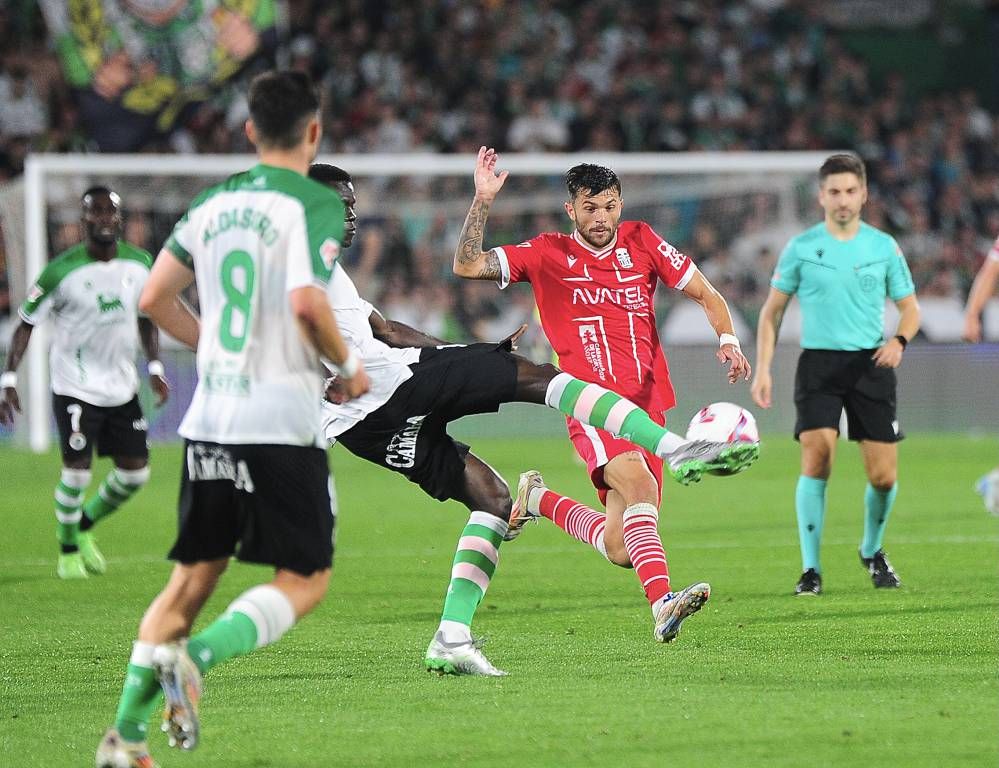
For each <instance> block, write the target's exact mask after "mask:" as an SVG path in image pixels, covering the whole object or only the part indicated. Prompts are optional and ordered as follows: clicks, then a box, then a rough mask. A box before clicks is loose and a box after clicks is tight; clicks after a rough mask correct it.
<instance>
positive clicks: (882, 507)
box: [860, 483, 898, 557]
mask: <svg viewBox="0 0 999 768" xmlns="http://www.w3.org/2000/svg"><path fill="white" fill-rule="evenodd" d="M897 495H898V483H895V485H893V486H892V487H891V488H889V489H888V490H887V491H879V490H878V489H877V488H875V487H874V486H873V485H871V484H870V483H868V484H867V489H866V490H865V491H864V538H863V540H862V541H861V542H860V554H861V556H862V557H874V553H875V552H877V551H878V550H879V549H881V542H882V541H884V537H885V527H886V526H887V525H888V515H890V514H891V508H892V507H893V506H894V504H895V497H896V496H897Z"/></svg>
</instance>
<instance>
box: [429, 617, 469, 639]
mask: <svg viewBox="0 0 999 768" xmlns="http://www.w3.org/2000/svg"><path fill="white" fill-rule="evenodd" d="M437 631H438V632H440V633H441V634H442V635H443V636H444V642H446V643H467V642H469V641H470V640H471V639H472V629H471V627H468V626H466V625H464V624H462V623H461V622H460V621H451V620H449V619H441V623H440V626H439V627H437Z"/></svg>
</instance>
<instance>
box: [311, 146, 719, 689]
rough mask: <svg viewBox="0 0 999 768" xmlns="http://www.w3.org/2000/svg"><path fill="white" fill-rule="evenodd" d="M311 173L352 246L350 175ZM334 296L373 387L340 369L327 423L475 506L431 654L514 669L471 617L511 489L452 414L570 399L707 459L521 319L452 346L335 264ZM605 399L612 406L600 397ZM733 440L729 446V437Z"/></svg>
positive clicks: (435, 491)
mask: <svg viewBox="0 0 999 768" xmlns="http://www.w3.org/2000/svg"><path fill="white" fill-rule="evenodd" d="M309 176H310V177H311V178H313V179H315V180H317V181H320V182H322V183H323V184H326V185H328V186H329V187H330V188H331V189H333V190H335V191H336V193H337V194H338V195H340V198H341V199H342V200H343V203H344V208H345V212H344V213H345V228H344V239H343V243H342V245H343V247H344V248H347V247H349V246H350V244H351V243H352V242H353V239H354V236H355V234H356V231H357V226H356V220H357V215H356V213H355V206H356V204H357V198H356V195H355V194H354V186H353V183H352V181H351V177H350V174H349V173H347V172H346V171H344V170H343V169H342V168H337V167H335V166H331V165H324V164H316V165H313V166H312V167H311V168H310V169H309ZM328 294H329V297H330V305H331V306H332V307H333V310H334V313H335V314H336V320H337V325H338V327H339V328H340V329H341V331H342V333H343V335H344V339H345V340H346V341H347V344H348V345H349V346H350V348H351V350H352V351H353V353H354V354H355V355H356V356H357V357H358V358H359V359H361V360H362V361H363V362H364V367H365V370H366V371H368V373H369V375H370V377H371V389H370V390H369V391H368V392H367V393H366V394H364V395H362V396H361V397H359V398H356V399H354V400H351V401H349V402H347V401H346V399H345V398H344V397H343V396H342V393H341V392H340V391H339V386H338V380H337V379H335V378H334V379H332V380H331V384H330V386H329V388H328V390H327V398H328V400H329V402H328V403H326V404H325V405H324V424H323V432H324V434H325V435H326V438H327V439H328V440H329V441H330V443H334V442H339V443H340V444H342V445H343V446H344V447H345V448H346V449H347V450H348V451H350V452H351V453H353V454H354V455H355V456H360V457H361V458H363V459H365V460H367V461H370V462H371V463H373V464H377V465H378V466H381V467H384V468H386V469H388V470H391V471H393V472H398V473H399V474H402V475H403V476H405V477H406V478H407V479H409V480H410V482H412V483H415V484H417V485H419V486H420V488H421V489H422V490H423V491H424V492H425V493H426V494H427V495H428V496H431V497H432V498H435V499H437V500H439V501H445V500H448V499H454V500H456V501H458V502H460V503H462V504H464V505H465V507H466V508H467V509H468V511H469V517H468V522H467V523H466V525H465V527H464V529H463V530H462V532H461V536H460V538H459V540H458V546H457V549H456V552H455V556H454V560H453V563H452V567H451V579H450V582H449V584H448V589H447V594H446V596H445V598H444V609H443V612H442V614H441V621H440V624H439V625H438V627H437V631H436V633H435V634H434V637H433V639H432V640H431V642H430V645H429V647H428V648H427V653H426V656H425V658H424V664H425V666H426V667H427V669H430V670H434V671H438V672H441V673H452V674H468V675H488V676H497V675H503V674H506V673H505V672H503V671H501V670H499V669H497V668H496V667H494V666H493V665H492V663H491V662H490V661H489V660H488V659H487V658H486V657H485V655H484V654H483V653H482V651H481V649H480V648H479V647H478V644H477V643H476V641H475V640H474V639H473V637H472V628H471V625H472V621H473V619H474V616H475V613H476V611H477V609H478V606H479V605H480V603H481V602H482V599H483V597H484V596H485V593H486V590H487V589H488V588H489V585H490V583H491V581H492V579H493V577H494V576H495V573H496V569H497V567H498V564H499V548H500V545H501V544H502V542H503V540H504V538H506V537H507V536H508V533H509V524H508V521H509V519H510V512H511V508H512V499H511V498H510V491H509V489H508V487H507V485H506V483H505V482H504V481H503V479H502V478H501V477H500V476H499V474H498V473H497V472H496V471H495V470H494V469H493V468H492V467H490V466H489V465H488V464H487V463H486V462H485V461H484V460H483V459H481V458H480V457H479V456H477V455H475V454H474V453H472V452H471V450H470V448H469V446H467V445H464V444H463V443H459V442H457V441H456V440H454V439H453V438H452V437H451V436H450V435H449V434H448V433H447V427H448V424H449V423H450V422H452V421H455V420H457V419H460V418H462V417H463V416H467V415H470V414H474V413H483V412H486V411H496V410H498V409H499V408H500V406H501V405H502V404H503V403H509V402H515V401H520V402H528V403H537V404H548V405H550V406H552V407H556V408H562V409H563V411H564V412H565V413H567V414H569V415H572V414H577V415H578V416H579V417H580V418H581V419H583V420H584V421H586V420H589V419H593V420H595V421H596V422H597V423H598V424H600V425H602V426H604V427H607V428H610V429H613V430H614V431H616V432H626V433H628V434H629V435H632V436H633V437H634V439H636V440H641V441H643V442H644V443H645V444H647V445H648V446H649V447H650V450H653V451H654V450H657V449H658V447H659V445H660V444H662V443H664V441H665V443H667V444H669V446H668V447H667V448H665V449H664V450H672V453H671V454H670V455H671V456H674V455H675V456H679V457H680V458H681V459H682V458H683V456H687V458H686V460H681V461H679V462H678V473H679V474H680V475H681V476H682V477H684V478H688V479H689V478H692V477H693V476H695V475H697V474H698V473H699V472H700V471H701V465H700V464H699V463H698V462H699V461H700V459H697V458H690V456H691V455H694V456H696V455H697V452H696V451H692V452H687V453H685V451H686V449H687V448H688V447H689V446H687V445H686V444H683V443H681V447H680V449H675V448H673V447H672V444H673V443H674V442H676V436H675V435H670V434H669V433H667V432H666V430H664V429H663V428H662V427H661V426H660V425H658V424H656V423H655V422H654V421H653V420H652V419H650V418H649V416H648V415H647V414H646V413H645V412H644V411H642V410H641V409H639V408H638V407H637V406H635V405H634V404H633V403H631V402H629V401H627V400H625V399H624V398H622V397H620V396H618V395H616V394H614V393H613V392H609V391H608V390H606V389H604V388H603V387H601V386H599V385H596V384H587V383H586V382H583V381H580V380H579V379H576V378H574V377H572V376H570V375H568V374H566V373H562V372H560V371H559V370H558V369H557V368H556V367H555V366H553V365H538V364H536V363H533V362H532V361H530V360H528V359H526V358H524V357H521V356H519V355H515V354H512V351H513V349H514V348H515V347H514V346H513V344H514V342H516V340H517V337H518V336H519V335H520V334H521V333H522V332H523V331H524V330H525V328H526V326H522V327H521V328H520V329H519V330H518V331H517V332H515V333H514V334H513V335H512V336H511V337H510V338H508V339H506V340H505V341H503V342H502V343H500V344H469V345H464V344H448V343H446V342H444V341H441V340H440V339H435V338H433V337H432V336H428V335H427V334H425V333H423V332H421V331H418V330H415V329H413V328H410V327H408V326H406V325H404V324H402V323H400V322H398V321H395V320H391V319H387V318H385V317H383V316H382V315H381V313H380V312H378V311H377V310H376V309H375V308H374V307H373V306H372V305H371V304H369V303H368V302H367V301H365V300H364V299H362V298H361V297H360V296H359V294H358V292H357V288H356V287H355V286H354V284H353V282H352V281H351V279H350V277H349V276H348V275H347V273H346V272H345V271H344V270H343V269H342V268H338V269H337V270H336V272H335V273H334V274H333V276H332V279H331V281H330V286H329V291H328ZM601 403H603V405H601ZM720 445H722V448H723V449H727V448H728V445H727V444H720Z"/></svg>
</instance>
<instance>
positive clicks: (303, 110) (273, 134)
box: [247, 70, 319, 149]
mask: <svg viewBox="0 0 999 768" xmlns="http://www.w3.org/2000/svg"><path fill="white" fill-rule="evenodd" d="M247 100H248V101H249V104H250V119H252V120H253V124H254V125H255V126H256V128H257V136H258V137H259V140H260V143H261V144H262V145H264V146H267V147H274V148H276V149H292V148H293V147H297V146H298V145H299V144H301V143H302V133H303V131H304V130H305V126H306V124H307V123H308V121H309V120H310V119H311V118H312V117H314V116H315V114H316V112H317V111H318V110H319V93H318V91H317V90H316V86H315V85H314V84H313V82H312V78H311V77H309V75H308V74H306V73H305V72H298V71H293V70H271V71H269V72H264V73H262V74H259V75H257V76H256V77H255V78H253V82H252V83H250V92H249V94H248V96H247Z"/></svg>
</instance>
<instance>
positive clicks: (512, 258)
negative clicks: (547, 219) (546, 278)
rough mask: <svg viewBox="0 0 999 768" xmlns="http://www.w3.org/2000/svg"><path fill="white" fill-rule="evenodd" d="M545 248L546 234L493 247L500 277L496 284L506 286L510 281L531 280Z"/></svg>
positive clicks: (535, 273) (525, 281)
mask: <svg viewBox="0 0 999 768" xmlns="http://www.w3.org/2000/svg"><path fill="white" fill-rule="evenodd" d="M547 249H548V236H547V235H538V236H537V237H532V238H531V239H530V240H526V241H524V242H523V243H519V244H517V245H498V246H496V247H495V248H493V249H492V250H493V252H494V253H495V254H496V256H497V257H499V263H500V278H499V280H497V281H496V284H497V285H499V287H500V288H506V287H507V286H508V285H510V283H529V282H531V281H532V280H533V279H534V278H535V277H536V276H537V275H538V268H539V265H540V264H541V261H542V257H543V255H544V253H545V251H546V250H547Z"/></svg>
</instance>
